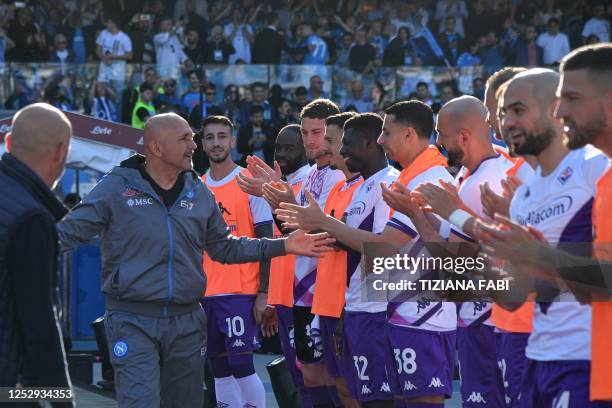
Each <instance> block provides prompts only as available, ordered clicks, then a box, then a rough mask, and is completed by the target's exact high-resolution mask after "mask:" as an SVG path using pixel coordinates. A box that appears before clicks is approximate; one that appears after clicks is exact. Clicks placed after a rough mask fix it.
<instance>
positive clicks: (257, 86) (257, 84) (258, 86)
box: [251, 82, 266, 91]
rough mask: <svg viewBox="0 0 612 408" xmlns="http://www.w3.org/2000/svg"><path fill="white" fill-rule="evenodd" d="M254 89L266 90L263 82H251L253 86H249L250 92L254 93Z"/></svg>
mask: <svg viewBox="0 0 612 408" xmlns="http://www.w3.org/2000/svg"><path fill="white" fill-rule="evenodd" d="M255 88H263V89H266V85H265V84H264V83H263V82H253V84H252V85H251V91H254V90H255Z"/></svg>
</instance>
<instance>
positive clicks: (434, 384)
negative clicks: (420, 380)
mask: <svg viewBox="0 0 612 408" xmlns="http://www.w3.org/2000/svg"><path fill="white" fill-rule="evenodd" d="M432 387H433V388H440V387H444V384H442V381H440V379H439V378H438V377H433V378H432V379H431V382H430V383H429V385H428V386H427V388H432Z"/></svg>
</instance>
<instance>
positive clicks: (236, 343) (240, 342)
mask: <svg viewBox="0 0 612 408" xmlns="http://www.w3.org/2000/svg"><path fill="white" fill-rule="evenodd" d="M244 346H246V344H244V341H242V340H241V339H236V341H235V342H234V347H244Z"/></svg>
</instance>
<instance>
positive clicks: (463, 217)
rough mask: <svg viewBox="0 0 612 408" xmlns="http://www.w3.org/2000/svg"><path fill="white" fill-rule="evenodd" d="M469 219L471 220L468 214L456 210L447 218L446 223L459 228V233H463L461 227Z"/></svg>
mask: <svg viewBox="0 0 612 408" xmlns="http://www.w3.org/2000/svg"><path fill="white" fill-rule="evenodd" d="M470 218H472V215H471V214H470V213H468V212H467V211H465V210H462V209H459V208H458V209H456V210H455V211H453V212H452V213H451V214H450V216H449V217H448V222H450V223H451V224H452V225H454V226H455V227H457V228H459V230H460V231H462V232H464V231H463V227H464V226H465V223H466V222H467V221H468V220H469V219H470Z"/></svg>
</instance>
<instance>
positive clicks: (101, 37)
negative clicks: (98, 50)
mask: <svg viewBox="0 0 612 408" xmlns="http://www.w3.org/2000/svg"><path fill="white" fill-rule="evenodd" d="M105 33H106V32H105V31H102V32H101V33H100V34H99V35H98V38H96V44H97V45H99V46H102V45H104V34H105Z"/></svg>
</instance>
